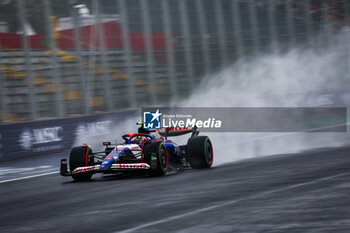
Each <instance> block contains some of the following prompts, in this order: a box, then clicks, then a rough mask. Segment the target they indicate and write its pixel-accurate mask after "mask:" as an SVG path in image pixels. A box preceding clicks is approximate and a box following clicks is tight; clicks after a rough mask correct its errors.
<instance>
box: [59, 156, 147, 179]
mask: <svg viewBox="0 0 350 233" xmlns="http://www.w3.org/2000/svg"><path fill="white" fill-rule="evenodd" d="M100 167H101V166H100V165H99V164H97V165H93V166H85V167H77V168H75V169H74V171H70V172H68V169H67V160H66V159H62V160H61V170H60V174H61V175H62V176H71V175H73V174H78V173H84V172H93V173H104V172H111V171H126V170H148V169H150V168H151V167H150V165H148V164H147V163H113V164H112V165H111V166H110V167H109V168H108V169H101V168H100Z"/></svg>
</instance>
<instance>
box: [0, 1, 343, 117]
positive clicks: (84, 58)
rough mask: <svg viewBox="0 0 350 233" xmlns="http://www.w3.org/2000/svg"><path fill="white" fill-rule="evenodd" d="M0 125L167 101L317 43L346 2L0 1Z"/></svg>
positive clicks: (338, 20)
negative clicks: (252, 62) (262, 59)
mask: <svg viewBox="0 0 350 233" xmlns="http://www.w3.org/2000/svg"><path fill="white" fill-rule="evenodd" d="M0 6H1V7H0V122H2V123H10V122H17V121H28V120H36V119H51V118H57V117H58V118H62V117H72V116H81V115H86V114H97V113H103V112H112V111H116V110H121V109H125V108H129V107H131V108H135V107H141V106H146V105H166V104H168V103H170V102H177V101H180V100H182V99H184V98H186V97H187V96H188V95H189V94H190V93H191V92H192V91H193V90H194V89H195V88H196V86H197V85H198V83H199V82H200V81H201V80H202V79H203V77H209V76H210V75H211V74H212V73H214V72H216V71H218V70H220V69H223V68H225V67H227V66H229V65H230V64H232V63H233V62H234V61H236V60H237V59H241V58H245V57H249V56H254V55H255V54H259V53H264V52H265V53H271V52H274V53H279V52H283V51H286V50H287V49H288V48H291V47H293V46H295V45H301V44H305V45H307V44H312V43H316V42H315V40H314V38H315V37H314V36H315V35H317V34H318V33H319V32H320V31H323V32H326V38H328V40H325V41H323V42H322V43H325V44H327V43H331V41H332V40H331V38H332V36H333V35H334V33H335V32H336V31H339V30H341V29H342V28H344V27H346V26H348V25H350V17H349V10H350V9H349V6H350V0H332V1H329V0H259V1H255V0H215V1H213V0H103V1H102V0H101V1H100V0H60V1H52V0H12V1H2V2H0Z"/></svg>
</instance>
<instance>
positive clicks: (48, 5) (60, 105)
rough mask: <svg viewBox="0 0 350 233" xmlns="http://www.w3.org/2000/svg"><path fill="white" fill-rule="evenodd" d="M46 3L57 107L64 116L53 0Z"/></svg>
mask: <svg viewBox="0 0 350 233" xmlns="http://www.w3.org/2000/svg"><path fill="white" fill-rule="evenodd" d="M43 3H44V8H45V9H44V10H45V18H46V28H47V29H46V31H47V36H48V37H49V45H50V48H51V63H52V73H53V77H54V83H55V87H56V103H57V105H58V107H57V108H56V113H57V115H58V116H59V117H64V116H65V115H66V112H65V107H64V104H63V98H62V90H61V88H62V85H61V82H62V79H61V73H60V71H59V68H58V66H59V63H58V62H57V48H56V42H55V40H54V38H53V35H52V34H53V27H52V25H51V19H50V16H51V1H50V0H43Z"/></svg>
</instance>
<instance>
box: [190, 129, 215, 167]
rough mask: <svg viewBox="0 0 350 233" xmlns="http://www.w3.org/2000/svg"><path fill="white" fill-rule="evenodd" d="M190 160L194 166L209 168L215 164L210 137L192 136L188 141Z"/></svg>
mask: <svg viewBox="0 0 350 233" xmlns="http://www.w3.org/2000/svg"><path fill="white" fill-rule="evenodd" d="M187 156H188V161H189V163H190V165H191V167H192V168H195V169H201V168H209V167H211V165H212V164H213V160H214V154H213V146H212V144H211V141H210V139H209V137H207V136H195V137H191V138H190V139H189V140H188V143H187Z"/></svg>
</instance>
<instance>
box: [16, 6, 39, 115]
mask: <svg viewBox="0 0 350 233" xmlns="http://www.w3.org/2000/svg"><path fill="white" fill-rule="evenodd" d="M23 1H24V0H17V7H18V13H19V14H18V16H19V21H20V22H21V28H22V43H23V49H24V57H25V66H26V70H27V74H28V76H27V77H28V92H29V102H28V104H29V109H30V119H31V120H35V119H36V118H37V105H36V100H35V94H36V92H35V86H34V85H33V69H32V64H31V56H30V51H29V50H30V48H29V44H28V37H27V34H26V30H25V23H26V18H25V15H26V14H25V11H24V6H23Z"/></svg>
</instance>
